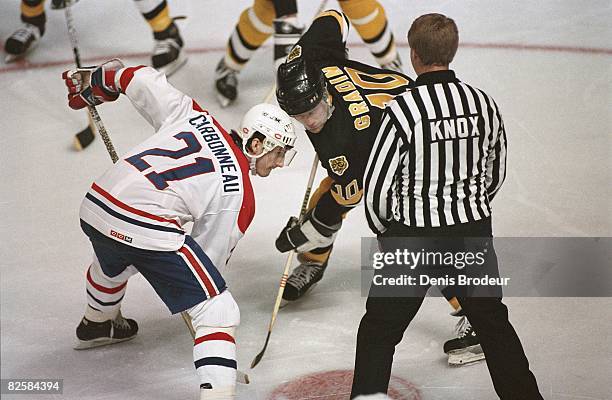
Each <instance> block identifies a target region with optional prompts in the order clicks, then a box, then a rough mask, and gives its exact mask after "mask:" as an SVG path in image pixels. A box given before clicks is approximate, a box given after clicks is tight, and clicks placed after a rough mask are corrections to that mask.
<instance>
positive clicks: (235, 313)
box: [187, 290, 240, 400]
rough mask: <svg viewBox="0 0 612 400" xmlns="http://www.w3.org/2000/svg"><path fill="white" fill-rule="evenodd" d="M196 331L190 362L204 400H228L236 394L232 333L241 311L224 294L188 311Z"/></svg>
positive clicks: (230, 295) (228, 294) (226, 291)
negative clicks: (191, 361) (196, 375)
mask: <svg viewBox="0 0 612 400" xmlns="http://www.w3.org/2000/svg"><path fill="white" fill-rule="evenodd" d="M187 312H188V313H189V316H190V317H191V322H192V324H193V328H194V330H195V333H196V334H195V340H194V346H193V360H194V364H195V368H196V371H197V373H198V377H199V379H200V393H201V398H202V399H203V400H209V399H213V400H225V399H227V400H230V399H233V398H234V395H235V392H236V370H237V365H236V341H235V339H234V338H235V331H236V327H237V326H238V325H239V324H240V311H239V310H238V305H237V304H236V302H235V301H234V298H233V297H232V294H231V293H230V292H229V291H228V290H225V291H224V292H222V293H221V294H219V295H217V296H215V297H212V298H210V299H208V300H205V301H203V302H202V303H199V304H197V305H196V306H194V307H192V308H190V309H189V310H188V311H187Z"/></svg>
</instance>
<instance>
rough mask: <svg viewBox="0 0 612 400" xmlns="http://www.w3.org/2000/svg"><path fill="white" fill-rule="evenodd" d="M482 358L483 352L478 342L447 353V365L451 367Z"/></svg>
mask: <svg viewBox="0 0 612 400" xmlns="http://www.w3.org/2000/svg"><path fill="white" fill-rule="evenodd" d="M484 359H485V354H484V352H483V351H482V347H480V345H479V344H478V345H474V346H469V347H466V348H465V349H462V350H454V351H451V352H449V353H448V365H450V366H453V367H457V366H462V365H467V364H473V363H476V362H478V361H481V360H484Z"/></svg>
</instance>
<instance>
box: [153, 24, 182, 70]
mask: <svg viewBox="0 0 612 400" xmlns="http://www.w3.org/2000/svg"><path fill="white" fill-rule="evenodd" d="M153 36H154V37H155V47H154V48H153V56H152V57H151V64H152V66H153V68H155V69H157V70H159V71H161V72H163V73H165V74H166V76H170V75H172V74H173V73H174V72H176V70H178V69H179V68H180V67H182V66H183V65H184V64H185V62H186V61H187V57H186V56H185V52H184V51H183V39H182V38H181V35H180V34H179V30H178V27H177V26H176V25H175V24H174V22H173V23H172V24H170V26H169V27H168V28H166V29H165V30H164V31H162V32H155V33H154V34H153Z"/></svg>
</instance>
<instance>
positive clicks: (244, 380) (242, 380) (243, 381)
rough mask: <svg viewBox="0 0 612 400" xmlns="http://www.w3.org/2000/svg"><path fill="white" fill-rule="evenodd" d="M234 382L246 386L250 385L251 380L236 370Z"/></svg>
mask: <svg viewBox="0 0 612 400" xmlns="http://www.w3.org/2000/svg"><path fill="white" fill-rule="evenodd" d="M236 382H238V383H241V384H243V385H248V384H249V383H251V379H250V378H249V376H248V375H247V374H245V373H244V372H242V371H240V370H236Z"/></svg>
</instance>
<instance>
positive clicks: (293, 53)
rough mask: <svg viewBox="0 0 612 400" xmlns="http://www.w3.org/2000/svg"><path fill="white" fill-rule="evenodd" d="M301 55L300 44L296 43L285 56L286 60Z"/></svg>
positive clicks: (288, 60)
mask: <svg viewBox="0 0 612 400" xmlns="http://www.w3.org/2000/svg"><path fill="white" fill-rule="evenodd" d="M301 56H302V46H300V45H299V44H298V45H296V46H295V47H294V48H293V49H291V52H290V53H289V55H288V56H287V62H290V61H293V60H295V59H296V58H300V57H301Z"/></svg>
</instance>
